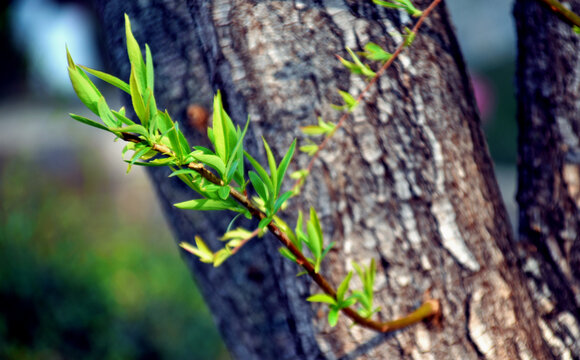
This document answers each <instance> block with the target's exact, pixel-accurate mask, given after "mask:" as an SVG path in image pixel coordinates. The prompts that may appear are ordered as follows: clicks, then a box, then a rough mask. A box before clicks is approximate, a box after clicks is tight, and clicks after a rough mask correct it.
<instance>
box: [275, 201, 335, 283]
mask: <svg viewBox="0 0 580 360" xmlns="http://www.w3.org/2000/svg"><path fill="white" fill-rule="evenodd" d="M294 231H295V233H294V236H291V237H290V238H291V239H292V242H293V243H294V246H296V248H298V250H300V251H302V247H303V244H306V247H308V250H310V253H311V254H312V257H309V258H306V259H307V260H308V262H310V263H311V264H312V265H313V266H314V271H315V272H316V273H318V271H319V270H320V264H321V262H322V259H324V257H325V256H326V254H328V252H329V251H330V249H331V248H332V247H333V246H334V242H332V243H330V244H329V245H328V246H327V247H326V248H325V247H324V236H323V233H322V227H321V226H320V220H319V219H318V214H317V213H316V210H314V208H312V207H311V208H310V218H309V219H308V221H307V222H306V232H304V219H303V215H302V211H299V212H298V220H297V221H296V228H295V230H294ZM279 251H280V253H281V254H282V255H283V256H284V257H286V258H287V259H290V260H292V261H294V262H297V259H296V256H294V254H292V253H291V252H290V251H289V250H288V249H287V248H285V247H284V248H280V250H279Z"/></svg>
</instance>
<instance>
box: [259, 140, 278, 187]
mask: <svg viewBox="0 0 580 360" xmlns="http://www.w3.org/2000/svg"><path fill="white" fill-rule="evenodd" d="M262 141H263V142H264V149H266V156H267V158H268V165H269V166H270V179H271V180H272V185H273V186H274V192H273V193H272V195H273V197H274V198H275V197H277V196H278V189H279V187H278V167H277V166H276V160H275V159H274V154H272V150H271V149H270V145H268V142H267V141H266V139H264V137H263V136H262Z"/></svg>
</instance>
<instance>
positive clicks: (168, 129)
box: [158, 110, 189, 160]
mask: <svg viewBox="0 0 580 360" xmlns="http://www.w3.org/2000/svg"><path fill="white" fill-rule="evenodd" d="M158 114H159V119H160V121H159V127H160V129H161V132H163V133H167V137H168V138H169V143H170V145H171V146H170V147H171V150H173V152H174V153H175V156H176V157H177V158H178V159H180V160H181V159H182V158H183V154H184V153H183V152H182V149H181V145H180V144H179V138H178V136H177V131H176V129H175V128H176V124H175V123H174V122H173V120H172V119H171V116H169V113H168V112H167V110H165V112H159V113H158ZM187 153H189V151H187V152H186V153H185V154H187Z"/></svg>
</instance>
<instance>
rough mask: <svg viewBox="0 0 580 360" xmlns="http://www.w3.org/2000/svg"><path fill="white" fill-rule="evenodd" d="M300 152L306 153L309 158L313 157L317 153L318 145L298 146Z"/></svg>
mask: <svg viewBox="0 0 580 360" xmlns="http://www.w3.org/2000/svg"><path fill="white" fill-rule="evenodd" d="M299 149H300V151H302V152H305V153H307V154H308V155H309V156H313V155H314V154H316V152H317V151H318V145H316V144H308V145H303V146H300V148H299Z"/></svg>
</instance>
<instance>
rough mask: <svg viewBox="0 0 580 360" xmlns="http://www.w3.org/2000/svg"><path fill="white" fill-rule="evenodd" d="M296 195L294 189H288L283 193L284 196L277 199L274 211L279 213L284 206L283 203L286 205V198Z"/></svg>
mask: <svg viewBox="0 0 580 360" xmlns="http://www.w3.org/2000/svg"><path fill="white" fill-rule="evenodd" d="M292 195H294V192H293V191H286V192H285V193H284V194H282V196H280V197H279V198H278V200H276V202H275V203H274V210H273V213H274V214H275V213H277V212H278V210H279V209H280V208H281V207H282V205H284V203H285V202H286V200H288V199H290V197H291V196H292Z"/></svg>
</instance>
